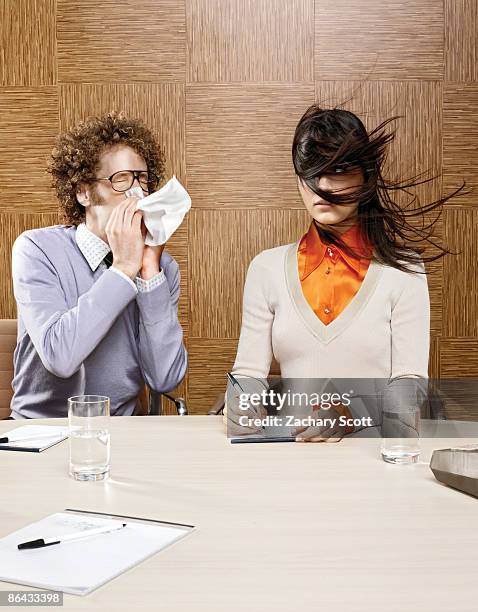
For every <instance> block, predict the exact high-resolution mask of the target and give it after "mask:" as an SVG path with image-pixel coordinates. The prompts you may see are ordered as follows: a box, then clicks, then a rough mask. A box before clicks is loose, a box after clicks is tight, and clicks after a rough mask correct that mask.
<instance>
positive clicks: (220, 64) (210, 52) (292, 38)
mask: <svg viewBox="0 0 478 612" xmlns="http://www.w3.org/2000/svg"><path fill="white" fill-rule="evenodd" d="M186 5H187V35H188V59H189V80H190V81H212V82H230V81H312V80H313V78H314V77H313V74H314V0H288V2H277V0H233V1H228V2H224V0H189V1H188V2H187V3H186Z"/></svg>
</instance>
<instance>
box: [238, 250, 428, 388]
mask: <svg viewBox="0 0 478 612" xmlns="http://www.w3.org/2000/svg"><path fill="white" fill-rule="evenodd" d="M298 244H299V243H294V244H289V245H285V246H280V247H277V248H274V249H269V250H267V251H263V252H262V253H260V254H259V255H257V256H256V257H255V258H254V259H253V260H252V262H251V264H250V266H249V270H248V273H247V278H246V283H245V286H244V298H243V315H242V328H241V335H240V339H239V346H238V351H237V356H236V361H235V364H234V368H233V371H232V372H233V374H234V375H236V376H251V377H254V378H261V379H265V378H266V377H267V376H268V374H269V369H270V365H271V361H272V356H273V355H274V357H275V358H276V360H277V361H278V363H279V364H280V369H281V376H282V378H374V379H377V378H380V379H394V378H397V377H404V376H405V377H408V376H419V377H425V378H426V377H427V376H428V352H429V342H430V303H429V297H428V285H427V277H426V275H425V274H419V273H416V271H417V270H421V271H422V272H423V270H424V267H423V265H420V266H418V265H417V266H411V265H410V266H409V269H410V270H413V271H414V272H411V273H407V272H402V271H400V270H397V269H396V268H392V267H389V266H383V265H381V264H379V263H377V262H376V261H373V260H372V262H371V264H370V267H369V269H368V271H367V274H366V276H365V279H364V281H363V283H362V285H361V287H360V289H359V291H358V293H357V294H356V295H355V297H354V298H353V300H352V301H351V302H350V303H349V304H348V306H347V307H346V308H345V310H344V311H343V312H342V313H341V314H339V316H338V317H337V318H336V319H334V320H333V321H332V322H331V323H330V324H329V325H325V324H324V323H322V321H321V320H320V319H319V318H318V317H317V316H316V314H315V313H314V311H313V310H312V308H311V307H310V306H309V304H308V302H307V300H306V299H305V297H304V295H303V293H302V288H301V284H300V278H299V272H298V266H297V248H298ZM318 290H319V291H320V287H319V288H318Z"/></svg>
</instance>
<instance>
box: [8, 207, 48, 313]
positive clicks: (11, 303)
mask: <svg viewBox="0 0 478 612" xmlns="http://www.w3.org/2000/svg"><path fill="white" fill-rule="evenodd" d="M58 222H59V219H58V214H56V213H20V212H13V213H12V212H7V213H5V212H1V211H0V270H8V271H9V273H8V274H2V275H1V276H0V319H16V318H17V309H16V304H15V299H14V297H13V288H12V276H11V273H10V270H11V269H12V245H13V243H14V242H15V240H16V238H17V237H18V236H19V235H20V234H21V233H22V232H24V231H25V230H27V229H35V228H37V227H47V226H49V225H56V224H57V223H58Z"/></svg>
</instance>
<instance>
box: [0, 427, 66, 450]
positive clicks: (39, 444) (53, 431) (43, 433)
mask: <svg viewBox="0 0 478 612" xmlns="http://www.w3.org/2000/svg"><path fill="white" fill-rule="evenodd" d="M32 436H37V437H32ZM4 437H5V438H13V439H15V440H18V441H15V442H13V441H12V442H7V443H3V444H0V450H2V449H3V450H15V449H18V450H20V449H22V450H31V451H38V452H41V451H42V450H45V449H46V448H50V446H53V445H54V444H58V442H61V441H62V440H65V439H66V438H67V437H68V428H67V427H58V426H55V425H23V426H22V427H16V428H15V429H10V430H9V431H5V432H3V433H1V434H0V438H4ZM27 438H28V439H27Z"/></svg>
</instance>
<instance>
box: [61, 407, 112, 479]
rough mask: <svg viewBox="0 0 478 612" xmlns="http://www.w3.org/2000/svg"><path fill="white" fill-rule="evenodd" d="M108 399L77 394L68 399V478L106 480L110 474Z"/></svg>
mask: <svg viewBox="0 0 478 612" xmlns="http://www.w3.org/2000/svg"><path fill="white" fill-rule="evenodd" d="M109 417H110V398H109V397H106V396H104V395H76V396H75V397H70V398H69V399H68V421H69V428H70V431H69V435H70V470H69V471H70V476H72V477H73V478H74V479H75V480H105V479H106V478H108V476H109V473H110V433H109V430H108V423H109Z"/></svg>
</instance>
